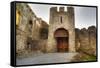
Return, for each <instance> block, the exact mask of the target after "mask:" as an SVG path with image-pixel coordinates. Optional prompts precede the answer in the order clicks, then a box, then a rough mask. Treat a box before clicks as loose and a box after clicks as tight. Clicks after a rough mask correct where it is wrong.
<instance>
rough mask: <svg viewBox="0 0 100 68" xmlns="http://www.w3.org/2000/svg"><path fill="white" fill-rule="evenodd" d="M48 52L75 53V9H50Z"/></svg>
mask: <svg viewBox="0 0 100 68" xmlns="http://www.w3.org/2000/svg"><path fill="white" fill-rule="evenodd" d="M49 24H50V25H49V33H48V44H47V47H46V48H47V52H75V24H74V8H73V7H67V11H64V7H60V8H59V11H57V7H51V8H50V19H49Z"/></svg>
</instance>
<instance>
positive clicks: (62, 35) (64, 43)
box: [54, 28, 69, 52]
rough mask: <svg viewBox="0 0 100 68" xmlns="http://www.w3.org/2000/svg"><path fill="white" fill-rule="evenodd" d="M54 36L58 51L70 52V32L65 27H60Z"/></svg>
mask: <svg viewBox="0 0 100 68" xmlns="http://www.w3.org/2000/svg"><path fill="white" fill-rule="evenodd" d="M54 37H55V39H56V42H57V52H68V46H69V34H68V31H67V30H66V29H64V28H59V29H57V30H56V31H55V33H54Z"/></svg>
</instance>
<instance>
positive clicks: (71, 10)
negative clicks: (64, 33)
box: [50, 7, 74, 13]
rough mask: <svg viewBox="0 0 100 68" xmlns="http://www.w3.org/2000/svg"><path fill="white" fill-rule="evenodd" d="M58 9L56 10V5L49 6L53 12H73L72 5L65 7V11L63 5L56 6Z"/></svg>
mask: <svg viewBox="0 0 100 68" xmlns="http://www.w3.org/2000/svg"><path fill="white" fill-rule="evenodd" d="M58 9H59V11H57V7H51V8H50V12H54V13H56V12H57V13H58V12H64V13H66V12H69V13H73V12H74V8H73V7H66V9H67V11H65V8H64V7H59V8H58Z"/></svg>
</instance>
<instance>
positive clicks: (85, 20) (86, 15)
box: [28, 4, 96, 29]
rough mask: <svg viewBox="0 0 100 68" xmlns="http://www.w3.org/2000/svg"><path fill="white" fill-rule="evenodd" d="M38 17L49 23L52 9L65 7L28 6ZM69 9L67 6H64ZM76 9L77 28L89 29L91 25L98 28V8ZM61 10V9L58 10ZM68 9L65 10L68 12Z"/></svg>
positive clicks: (77, 7)
mask: <svg viewBox="0 0 100 68" xmlns="http://www.w3.org/2000/svg"><path fill="white" fill-rule="evenodd" d="M28 5H29V6H30V8H31V9H32V10H33V12H34V13H35V14H36V16H37V17H39V18H42V19H43V20H44V21H46V22H47V23H49V14H50V8H51V7H58V8H59V7H61V6H63V5H44V4H28ZM63 7H67V6H63ZM73 7H74V9H75V28H80V29H81V28H88V27H89V26H91V25H95V26H96V8H95V7H80V6H73ZM58 10H59V9H58ZM66 10H67V9H65V11H66Z"/></svg>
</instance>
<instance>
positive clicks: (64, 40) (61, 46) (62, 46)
mask: <svg viewBox="0 0 100 68" xmlns="http://www.w3.org/2000/svg"><path fill="white" fill-rule="evenodd" d="M57 49H58V52H68V37H58V38H57Z"/></svg>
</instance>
